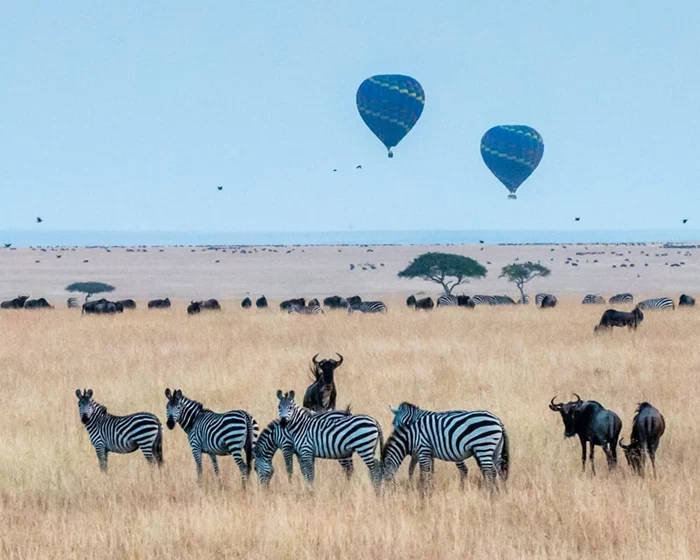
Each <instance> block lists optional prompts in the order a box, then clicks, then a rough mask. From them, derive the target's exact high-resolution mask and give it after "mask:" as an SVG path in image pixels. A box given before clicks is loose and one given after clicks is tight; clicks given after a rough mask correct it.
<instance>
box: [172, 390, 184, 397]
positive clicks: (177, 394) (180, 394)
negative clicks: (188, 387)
mask: <svg viewBox="0 0 700 560" xmlns="http://www.w3.org/2000/svg"><path fill="white" fill-rule="evenodd" d="M173 396H174V397H175V398H176V399H181V398H182V389H175V393H173Z"/></svg>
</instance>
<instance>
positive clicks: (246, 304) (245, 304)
mask: <svg viewBox="0 0 700 560" xmlns="http://www.w3.org/2000/svg"><path fill="white" fill-rule="evenodd" d="M252 306H253V302H252V301H251V300H250V298H249V297H246V298H245V299H244V300H243V301H242V302H241V307H242V308H243V309H250V308H251V307H252Z"/></svg>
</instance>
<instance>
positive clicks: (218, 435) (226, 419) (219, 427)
mask: <svg viewBox="0 0 700 560" xmlns="http://www.w3.org/2000/svg"><path fill="white" fill-rule="evenodd" d="M165 396H166V398H167V399H168V404H167V405H166V407H165V413H166V416H167V417H168V421H167V426H168V428H169V429H171V430H172V429H173V428H175V424H180V426H182V429H183V430H185V433H186V434H187V439H188V440H189V442H190V448H191V449H192V455H193V456H194V462H195V464H196V465H197V480H198V481H201V479H202V453H206V454H208V455H209V458H210V459H211V464H212V466H213V467H214V474H215V475H216V476H219V464H218V461H217V456H218V455H231V456H232V457H233V460H234V461H235V462H236V464H237V465H238V468H239V470H240V471H241V476H242V478H243V485H244V486H245V483H246V481H247V480H248V477H249V476H250V470H251V469H250V465H251V463H252V461H253V448H254V447H255V441H256V439H257V437H258V424H257V422H256V421H255V419H254V418H253V417H252V416H251V415H250V414H248V413H247V412H246V411H244V410H231V411H229V412H224V413H217V412H212V411H211V410H208V409H206V408H204V406H203V405H202V403H199V402H197V401H194V400H192V399H188V398H187V397H186V396H184V395H183V394H182V391H181V390H180V389H176V390H175V391H174V392H171V391H170V389H166V390H165ZM243 452H245V456H246V460H245V461H244V460H243Z"/></svg>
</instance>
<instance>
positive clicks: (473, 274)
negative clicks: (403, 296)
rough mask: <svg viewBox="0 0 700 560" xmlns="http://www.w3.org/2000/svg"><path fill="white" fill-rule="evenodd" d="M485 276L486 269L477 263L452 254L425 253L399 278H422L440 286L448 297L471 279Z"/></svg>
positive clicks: (400, 273) (402, 272)
mask: <svg viewBox="0 0 700 560" xmlns="http://www.w3.org/2000/svg"><path fill="white" fill-rule="evenodd" d="M484 276H486V268H485V267H484V266H482V265H481V264H479V263H478V262H477V261H475V260H474V259H470V258H469V257H463V256H462V255H453V254H450V253H424V254H423V255H420V256H419V257H416V258H415V259H413V262H412V263H411V264H410V265H408V267H406V269H404V270H402V271H401V272H399V278H421V279H423V280H429V281H430V282H435V283H437V284H440V285H441V286H442V289H443V290H445V294H447V295H450V294H451V293H452V290H454V289H455V288H456V287H457V286H459V285H460V284H464V283H466V282H469V279H470V278H483V277H484Z"/></svg>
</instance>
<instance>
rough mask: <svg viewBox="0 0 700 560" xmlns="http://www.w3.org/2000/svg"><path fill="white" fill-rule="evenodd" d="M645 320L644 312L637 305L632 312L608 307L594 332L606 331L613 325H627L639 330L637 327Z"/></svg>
mask: <svg viewBox="0 0 700 560" xmlns="http://www.w3.org/2000/svg"><path fill="white" fill-rule="evenodd" d="M643 320H644V313H642V310H641V309H639V307H635V308H634V309H633V310H632V312H631V313H628V312H627V311H617V310H615V309H608V310H607V311H606V312H605V313H603V316H602V317H601V318H600V323H598V325H596V327H595V329H593V331H594V332H599V331H604V330H608V329H612V327H627V328H630V329H634V330H637V327H638V326H639V325H641V323H642V321H643Z"/></svg>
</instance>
